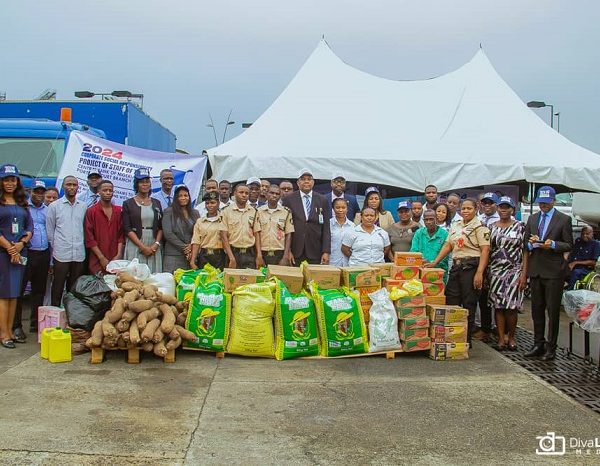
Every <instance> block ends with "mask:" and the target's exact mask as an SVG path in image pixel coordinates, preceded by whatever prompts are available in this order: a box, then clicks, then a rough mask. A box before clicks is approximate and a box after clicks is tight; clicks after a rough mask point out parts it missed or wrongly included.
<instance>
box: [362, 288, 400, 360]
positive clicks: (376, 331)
mask: <svg viewBox="0 0 600 466" xmlns="http://www.w3.org/2000/svg"><path fill="white" fill-rule="evenodd" d="M369 298H371V301H373V304H372V305H371V309H370V311H369V314H370V318H369V352H370V353H376V352H377V351H390V350H397V349H400V336H399V334H398V314H397V313H396V309H395V308H394V304H393V303H392V300H391V299H390V294H389V292H388V290H386V289H385V288H382V289H380V290H377V291H375V292H373V293H369Z"/></svg>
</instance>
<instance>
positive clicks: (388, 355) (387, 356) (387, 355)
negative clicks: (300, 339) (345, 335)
mask: <svg viewBox="0 0 600 466" xmlns="http://www.w3.org/2000/svg"><path fill="white" fill-rule="evenodd" d="M404 352H405V351H403V350H401V349H399V350H395V351H377V352H376V353H359V354H345V355H343V356H321V355H319V356H306V357H303V358H298V359H345V358H362V357H365V356H381V355H383V354H384V355H385V359H395V358H396V353H404ZM410 352H411V353H413V352H414V351H410Z"/></svg>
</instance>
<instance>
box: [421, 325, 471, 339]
mask: <svg viewBox="0 0 600 466" xmlns="http://www.w3.org/2000/svg"><path fill="white" fill-rule="evenodd" d="M467 329H468V326H467V323H466V322H465V323H464V324H463V325H451V326H444V325H432V326H431V327H430V328H429V336H430V337H431V340H432V341H433V342H434V343H466V342H467V333H468V330H467Z"/></svg>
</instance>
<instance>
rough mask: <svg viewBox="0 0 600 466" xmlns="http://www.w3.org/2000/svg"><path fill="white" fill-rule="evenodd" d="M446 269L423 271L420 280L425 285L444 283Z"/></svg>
mask: <svg viewBox="0 0 600 466" xmlns="http://www.w3.org/2000/svg"><path fill="white" fill-rule="evenodd" d="M444 273H445V270H444V269H434V268H431V269H424V268H422V269H421V274H420V278H421V281H422V282H423V284H425V283H444Z"/></svg>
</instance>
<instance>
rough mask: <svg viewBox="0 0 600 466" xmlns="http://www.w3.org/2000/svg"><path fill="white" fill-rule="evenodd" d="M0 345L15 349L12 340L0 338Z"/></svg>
mask: <svg viewBox="0 0 600 466" xmlns="http://www.w3.org/2000/svg"><path fill="white" fill-rule="evenodd" d="M2 346H4V347H5V348H10V349H15V348H16V346H15V342H14V341H12V340H2Z"/></svg>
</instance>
